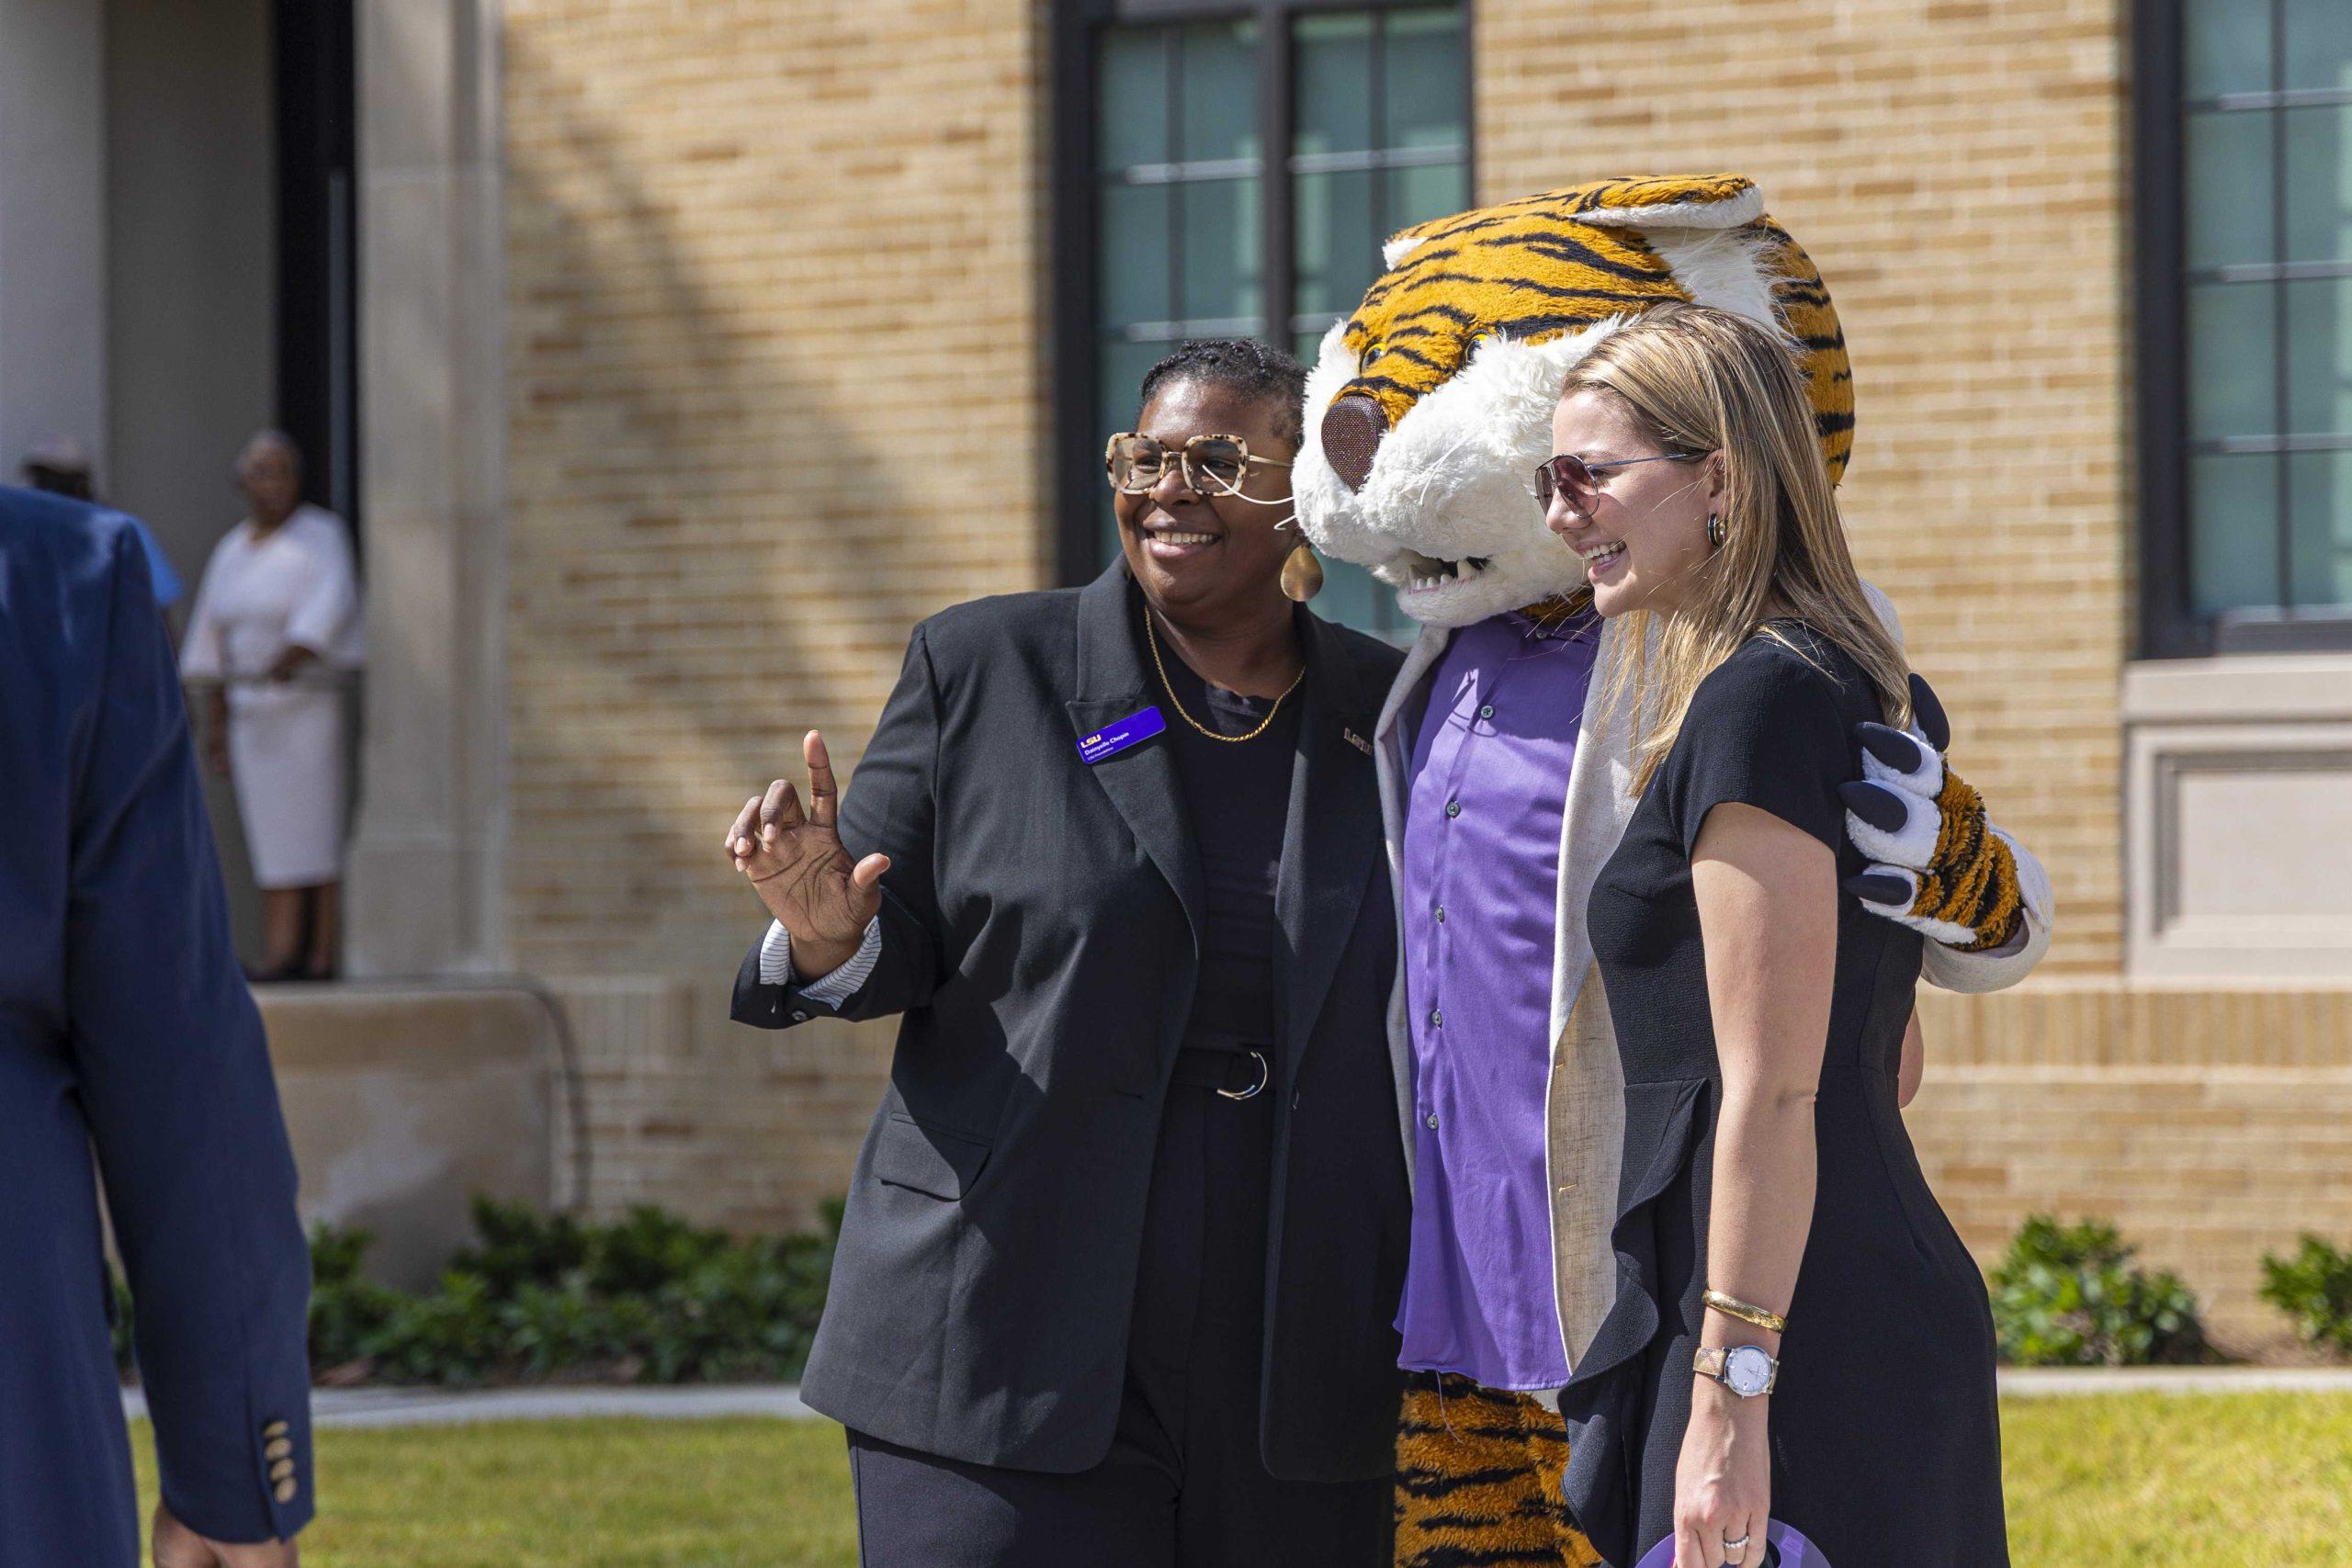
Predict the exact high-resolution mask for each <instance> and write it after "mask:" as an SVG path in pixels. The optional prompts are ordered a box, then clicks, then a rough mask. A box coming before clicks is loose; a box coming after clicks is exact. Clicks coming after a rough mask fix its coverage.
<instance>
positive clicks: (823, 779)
mask: <svg viewBox="0 0 2352 1568" xmlns="http://www.w3.org/2000/svg"><path fill="white" fill-rule="evenodd" d="M800 754H801V758H802V760H803V761H805V762H806V763H807V764H808V768H809V805H808V807H807V809H806V810H805V811H804V810H803V809H802V807H801V804H800V795H799V792H798V791H797V789H795V788H794V787H793V784H792V781H791V780H789V779H777V780H775V781H774V782H773V783H771V784H769V785H768V787H767V793H766V794H765V795H753V796H752V798H751V799H750V800H747V801H745V802H744V803H743V809H742V811H741V812H740V813H739V814H738V815H737V816H736V818H735V824H734V826H733V827H731V828H729V829H728V831H727V853H728V857H729V859H730V860H731V861H732V862H733V863H734V865H735V869H736V870H738V871H740V872H741V873H742V874H743V875H744V876H745V877H746V878H747V879H748V880H749V881H750V882H751V884H752V891H754V892H756V893H757V894H758V895H759V896H760V902H761V903H763V904H764V905H765V906H767V911H768V913H769V914H770V915H772V916H774V917H775V919H776V922H777V923H778V924H780V925H782V926H783V927H784V929H785V931H786V934H787V935H788V936H790V937H791V939H792V966H793V968H794V969H795V970H797V971H798V972H799V973H800V974H802V975H823V974H827V973H830V972H831V971H832V970H834V969H837V968H839V967H840V966H841V965H842V964H846V963H847V962H849V960H850V959H851V958H852V957H854V956H855V954H856V953H857V948H858V942H859V941H860V940H861V939H862V938H863V937H864V936H865V928H866V925H867V924H868V923H869V922H870V921H871V920H872V919H874V917H875V916H876V914H877V913H878V912H880V910H881V908H882V893H881V888H880V883H881V881H882V874H883V873H884V872H886V871H888V870H889V869H890V857H889V856H888V855H881V854H871V855H867V856H866V857H865V859H864V860H860V861H852V860H851V859H850V854H849V852H848V851H847V850H845V849H843V848H842V840H841V834H840V833H839V832H838V831H837V830H836V828H835V823H836V821H837V819H838V818H839V814H840V803H841V795H840V791H839V790H838V789H837V788H836V786H835V785H834V783H833V764H832V759H831V757H830V756H828V755H827V754H826V751H825V738H824V737H823V736H822V735H820V734H819V733H818V732H817V731H815V730H813V729H812V730H810V731H809V733H808V735H807V736H806V737H804V738H803V739H802V740H801V742H800Z"/></svg>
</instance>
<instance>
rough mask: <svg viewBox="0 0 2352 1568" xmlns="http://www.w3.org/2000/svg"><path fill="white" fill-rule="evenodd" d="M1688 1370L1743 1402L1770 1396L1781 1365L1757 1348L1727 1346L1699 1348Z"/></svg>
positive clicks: (1755, 1346) (1760, 1347)
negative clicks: (1699, 1374) (1709, 1378)
mask: <svg viewBox="0 0 2352 1568" xmlns="http://www.w3.org/2000/svg"><path fill="white" fill-rule="evenodd" d="M1691 1371H1695V1372H1703V1373H1704V1374H1706V1375H1707V1376H1708V1377H1711V1378H1713V1379H1714V1380H1715V1381H1716V1382H1719V1383H1721V1384H1723V1385H1724V1387H1725V1388H1727V1389H1729V1390H1731V1391H1732V1393H1736V1394H1737V1395H1739V1397H1740V1398H1742V1399H1754V1398H1755V1397H1756V1396H1757V1395H1758V1394H1764V1393H1771V1392H1772V1385H1773V1384H1774V1383H1776V1382H1779V1381H1780V1378H1781V1363H1780V1362H1778V1361H1776V1360H1774V1359H1772V1355H1771V1352H1770V1351H1769V1350H1766V1349H1765V1348H1763V1347H1762V1346H1760V1345H1727V1346H1724V1347H1722V1348H1711V1347H1709V1346H1705V1345H1702V1346H1700V1347H1699V1353H1698V1354H1697V1355H1696V1356H1693V1357H1692V1358H1691Z"/></svg>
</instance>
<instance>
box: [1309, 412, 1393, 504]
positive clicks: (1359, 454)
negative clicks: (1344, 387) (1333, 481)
mask: <svg viewBox="0 0 2352 1568" xmlns="http://www.w3.org/2000/svg"><path fill="white" fill-rule="evenodd" d="M1385 434H1388V416H1387V415H1386V414H1385V413H1384V412H1381V408H1380V404H1379V403H1378V402H1377V401H1376V400H1374V399H1373V398H1372V397H1371V396H1370V395H1369V394H1367V393H1363V392H1350V393H1349V394H1348V395H1347V396H1346V397H1344V398H1340V399H1338V400H1334V401H1333V403H1332V404H1331V406H1330V408H1329V409H1328V410H1326V411H1325V412H1324V414H1323V456H1324V457H1327V458H1329V460H1330V464H1331V471H1332V472H1333V473H1335V474H1337V475H1339V476H1340V483H1341V484H1344V485H1346V486H1347V487H1348V488H1349V489H1350V490H1362V489H1363V481H1364V480H1366V479H1370V478H1371V477H1372V456H1373V454H1374V453H1375V452H1377V451H1379V450H1380V438H1381V437H1382V436H1384V435H1385Z"/></svg>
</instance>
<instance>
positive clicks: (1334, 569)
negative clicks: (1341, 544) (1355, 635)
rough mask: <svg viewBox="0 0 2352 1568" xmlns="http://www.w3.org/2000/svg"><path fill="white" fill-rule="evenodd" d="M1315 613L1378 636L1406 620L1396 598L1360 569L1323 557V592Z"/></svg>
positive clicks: (1316, 604)
mask: <svg viewBox="0 0 2352 1568" xmlns="http://www.w3.org/2000/svg"><path fill="white" fill-rule="evenodd" d="M1315 613H1316V614H1317V615H1320V616H1322V617H1323V618H1324V619H1325V620H1327V621H1337V622H1339V623H1340V625H1341V626H1353V627H1355V628H1356V629H1357V630H1359V631H1367V632H1372V633H1374V634H1375V635H1378V634H1383V633H1386V632H1387V631H1388V630H1389V629H1390V627H1391V626H1392V625H1393V624H1394V623H1395V622H1397V620H1400V619H1402V618H1403V617H1402V616H1401V615H1399V613H1398V611H1397V595H1396V593H1395V592H1394V591H1393V590H1390V589H1387V588H1384V587H1382V586H1381V584H1380V581H1379V579H1377V578H1375V577H1374V576H1373V575H1372V573H1370V572H1368V571H1366V570H1364V569H1363V568H1362V567H1360V566H1352V565H1351V564H1349V563H1348V562H1346V561H1343V560H1333V559H1332V558H1330V557H1329V556H1325V557H1324V558H1323V592H1320V593H1317V595H1316V596H1315Z"/></svg>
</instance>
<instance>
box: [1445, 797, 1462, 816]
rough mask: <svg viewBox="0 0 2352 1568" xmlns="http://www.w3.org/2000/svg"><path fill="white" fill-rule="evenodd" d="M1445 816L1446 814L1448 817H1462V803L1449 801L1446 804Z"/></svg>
mask: <svg viewBox="0 0 2352 1568" xmlns="http://www.w3.org/2000/svg"><path fill="white" fill-rule="evenodd" d="M1445 814H1446V815H1447V816H1448V817H1459V816H1461V815H1462V803H1461V802H1460V801H1458V800H1449V801H1447V802H1446V803H1445Z"/></svg>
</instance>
